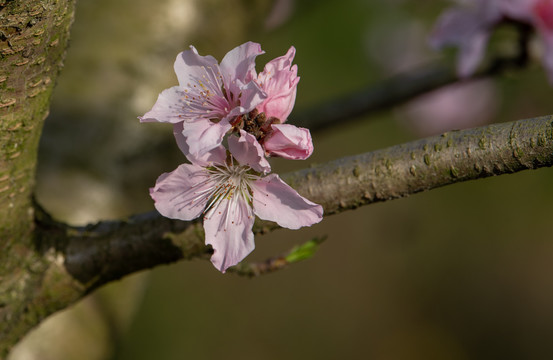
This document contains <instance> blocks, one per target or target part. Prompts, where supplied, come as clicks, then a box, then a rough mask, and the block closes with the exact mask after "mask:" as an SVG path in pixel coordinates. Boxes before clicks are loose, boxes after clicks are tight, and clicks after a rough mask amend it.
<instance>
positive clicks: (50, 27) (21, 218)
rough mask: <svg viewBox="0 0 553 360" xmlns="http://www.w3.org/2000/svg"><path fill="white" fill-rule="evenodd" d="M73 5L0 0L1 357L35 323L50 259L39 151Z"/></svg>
mask: <svg viewBox="0 0 553 360" xmlns="http://www.w3.org/2000/svg"><path fill="white" fill-rule="evenodd" d="M73 13H74V1H73V0H30V1H13V0H12V1H8V0H6V1H2V2H0V205H1V206H0V357H2V356H3V355H5V353H6V352H7V350H8V348H9V346H10V345H11V344H13V342H15V341H16V340H17V339H18V338H19V337H20V336H21V335H22V334H24V333H25V332H26V331H27V330H28V328H29V327H30V326H34V325H35V324H36V323H37V318H38V319H39V318H41V316H44V315H43V311H42V310H40V304H39V303H37V301H38V302H40V296H38V297H37V296H36V295H37V293H36V292H37V291H40V289H41V283H42V281H43V279H44V275H45V274H44V271H45V270H46V268H47V262H46V261H45V260H44V257H42V256H40V254H38V253H37V252H36V249H35V246H34V241H33V240H34V234H33V227H34V213H33V205H32V192H33V190H34V183H35V181H34V180H35V169H36V161H37V148H38V143H39V139H40V134H41V130H42V125H43V122H44V120H45V118H46V116H47V115H48V107H49V102H50V97H51V94H52V89H53V87H54V83H55V81H56V77H57V75H58V72H59V70H60V68H61V66H62V64H63V57H64V54H65V49H66V46H67V42H68V37H69V28H70V26H71V23H72V21H73Z"/></svg>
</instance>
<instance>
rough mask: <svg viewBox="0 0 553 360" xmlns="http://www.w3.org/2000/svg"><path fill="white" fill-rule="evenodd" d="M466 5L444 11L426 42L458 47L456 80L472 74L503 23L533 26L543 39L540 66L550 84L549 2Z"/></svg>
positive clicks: (491, 0) (481, 0) (488, 0)
mask: <svg viewBox="0 0 553 360" xmlns="http://www.w3.org/2000/svg"><path fill="white" fill-rule="evenodd" d="M464 3H468V6H464V7H456V8H453V9H450V10H447V11H446V12H445V13H443V14H442V16H441V17H440V18H439V19H438V23H437V24H436V26H435V28H434V31H433V33H432V35H431V38H430V42H431V44H432V45H433V46H435V47H437V48H441V47H443V46H446V45H453V46H457V47H459V55H458V64H457V71H458V74H459V76H460V77H468V76H470V75H472V74H473V73H474V71H475V70H476V68H477V66H478V63H479V62H480V61H481V60H482V58H483V57H484V53H485V48H486V45H487V43H488V39H489V36H490V33H491V31H492V30H493V28H494V27H495V26H497V25H498V24H499V23H500V22H501V21H503V20H511V21H516V22H521V23H526V24H529V25H531V26H533V27H534V28H535V29H536V30H537V32H538V34H539V35H540V37H541V38H542V40H543V43H544V46H545V51H544V55H543V65H544V67H545V69H546V71H547V73H548V76H549V80H550V82H552V83H553V0H465V1H464Z"/></svg>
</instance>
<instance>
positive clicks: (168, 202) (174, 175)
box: [150, 164, 214, 220]
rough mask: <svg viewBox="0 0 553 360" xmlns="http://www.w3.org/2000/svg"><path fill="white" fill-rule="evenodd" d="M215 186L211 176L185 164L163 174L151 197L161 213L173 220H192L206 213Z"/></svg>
mask: <svg viewBox="0 0 553 360" xmlns="http://www.w3.org/2000/svg"><path fill="white" fill-rule="evenodd" d="M213 186H214V183H213V181H211V180H210V179H209V177H208V173H207V172H206V171H205V170H204V169H203V168H202V167H200V166H196V165H190V164H183V165H180V166H179V167H178V168H176V169H175V170H174V171H172V172H170V173H164V174H162V175H161V176H160V177H159V178H158V179H157V181H156V184H155V186H154V187H153V188H150V196H151V197H152V199H154V201H155V207H156V209H157V211H159V213H160V214H161V215H163V216H165V217H168V218H171V219H180V220H192V219H195V218H197V217H198V216H200V214H201V213H202V212H203V211H204V209H205V206H206V204H207V200H208V198H209V191H208V190H209V189H210V188H212V187H213Z"/></svg>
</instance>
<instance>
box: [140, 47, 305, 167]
mask: <svg viewBox="0 0 553 360" xmlns="http://www.w3.org/2000/svg"><path fill="white" fill-rule="evenodd" d="M295 52H296V49H295V48H294V47H291V48H290V49H289V50H288V52H287V53H286V54H285V55H284V56H281V57H278V58H276V59H273V60H271V61H269V62H268V63H267V64H266V65H265V68H264V70H263V71H262V72H261V73H260V74H259V75H258V74H257V72H256V70H255V58H256V57H257V56H258V55H260V54H263V53H264V52H263V51H262V50H261V46H260V45H259V44H256V43H253V42H247V43H245V44H243V45H240V46H238V47H236V48H234V49H233V50H231V51H229V52H228V53H227V54H226V55H225V57H224V58H223V60H222V61H221V64H218V63H217V61H216V60H215V59H214V58H213V57H211V56H200V55H199V54H198V52H197V51H196V49H195V48H194V47H191V49H190V50H187V51H184V52H182V53H180V54H179V55H178V56H177V60H176V61H175V72H176V74H177V77H178V79H179V85H178V86H174V87H172V88H170V89H166V90H164V91H163V92H162V93H161V94H160V95H159V97H158V99H157V102H156V103H155V104H154V106H153V108H152V109H151V110H150V111H148V112H147V113H146V114H145V115H144V116H143V117H141V118H140V120H141V121H144V122H148V121H159V122H168V123H172V124H173V125H174V129H173V133H174V134H175V138H176V140H177V143H178V144H179V147H180V148H181V150H183V152H184V153H185V154H186V155H187V156H189V157H190V158H194V159H201V158H204V157H206V156H209V155H208V153H209V152H210V151H211V150H213V149H215V148H217V147H218V146H220V145H221V143H222V142H223V139H224V137H225V136H226V135H227V134H228V133H230V132H239V131H240V130H244V131H245V132H246V133H249V134H252V135H253V136H255V138H256V140H257V141H258V142H259V143H260V144H261V145H262V146H263V147H265V146H264V142H265V140H268V139H269V138H270V137H272V136H273V132H274V133H275V134H276V133H279V132H280V130H276V131H273V126H272V125H273V124H281V123H284V122H285V121H286V120H287V118H288V116H289V115H290V113H291V111H292V108H293V107H294V103H295V101H296V92H297V85H298V82H299V77H298V76H297V71H298V68H297V66H296V65H292V60H293V59H294V55H295ZM289 126H290V127H292V126H291V125H289ZM294 129H295V130H290V131H288V133H290V132H295V133H296V134H295V136H293V137H289V141H290V139H296V140H297V142H296V143H295V144H290V146H286V147H282V146H281V149H280V150H279V151H278V152H274V151H272V150H271V149H272V147H271V146H269V148H266V147H265V154H266V155H267V156H281V157H284V158H288V159H306V158H307V157H308V156H309V155H311V152H312V148H313V144H312V141H311V136H310V135H309V131H308V130H307V129H297V128H294ZM271 142H272V143H274V142H276V139H273V140H272V141H271ZM191 161H193V160H191Z"/></svg>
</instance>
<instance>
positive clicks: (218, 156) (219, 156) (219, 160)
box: [173, 122, 227, 167]
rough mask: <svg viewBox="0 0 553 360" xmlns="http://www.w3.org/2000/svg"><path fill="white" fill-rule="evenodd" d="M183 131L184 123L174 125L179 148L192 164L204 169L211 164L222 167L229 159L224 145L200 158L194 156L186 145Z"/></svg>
mask: <svg viewBox="0 0 553 360" xmlns="http://www.w3.org/2000/svg"><path fill="white" fill-rule="evenodd" d="M182 130H183V122H180V123H176V124H174V125H173V135H175V140H176V142H177V146H178V147H179V149H180V150H181V151H182V153H183V154H184V155H185V156H186V158H187V159H188V161H190V162H191V163H192V164H195V165H200V166H204V167H205V166H210V165H211V164H218V165H222V164H224V163H225V160H226V158H227V151H226V149H225V147H224V146H223V145H219V146H217V147H215V148H213V149H212V150H210V151H208V152H206V153H203V154H201V155H200V156H194V155H193V154H192V153H191V152H190V148H189V146H188V144H187V143H186V138H185V137H184V135H183V134H182Z"/></svg>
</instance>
